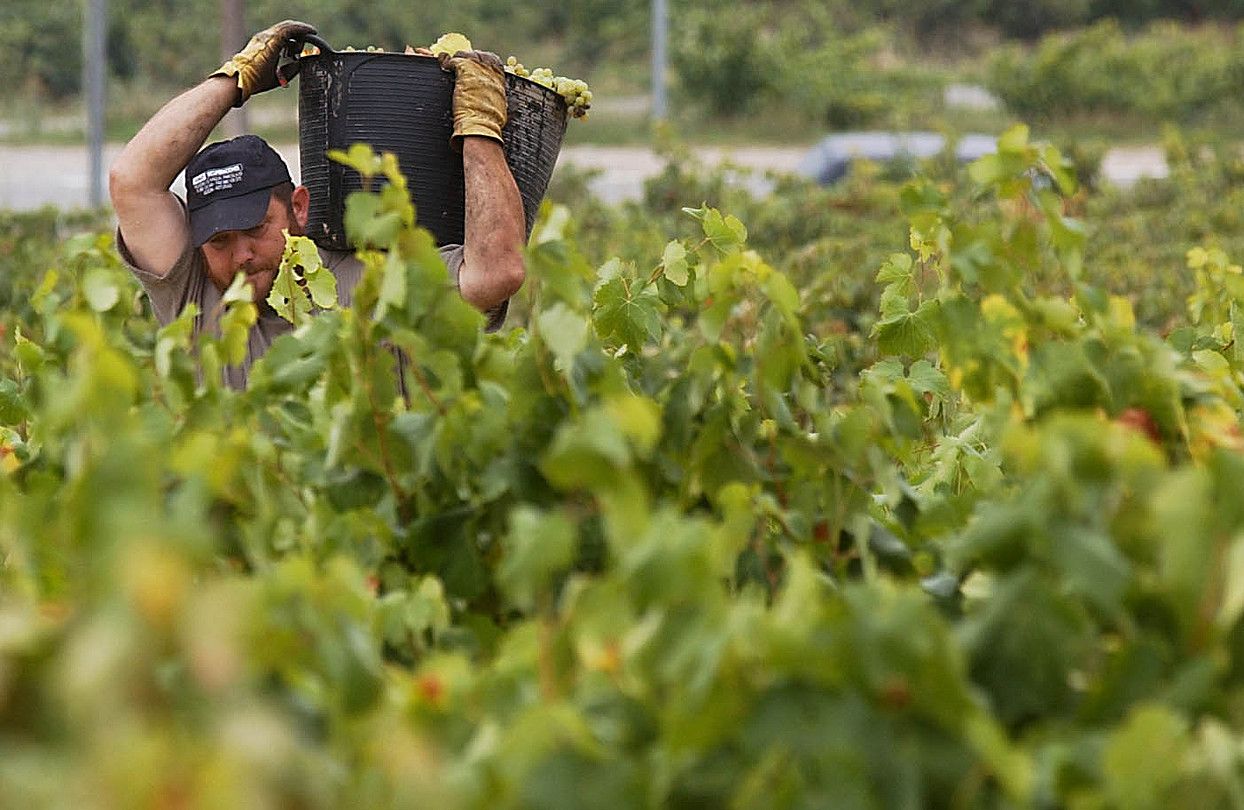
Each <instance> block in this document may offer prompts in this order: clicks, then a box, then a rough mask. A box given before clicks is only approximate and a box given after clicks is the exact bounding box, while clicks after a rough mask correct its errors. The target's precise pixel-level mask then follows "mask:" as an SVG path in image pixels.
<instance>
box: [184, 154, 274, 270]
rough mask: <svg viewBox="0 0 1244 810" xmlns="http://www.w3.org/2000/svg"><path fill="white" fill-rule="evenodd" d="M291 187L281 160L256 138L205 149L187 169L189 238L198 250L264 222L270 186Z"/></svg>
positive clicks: (270, 191) (191, 161) (193, 159)
mask: <svg viewBox="0 0 1244 810" xmlns="http://www.w3.org/2000/svg"><path fill="white" fill-rule="evenodd" d="M288 182H290V179H289V169H288V168H287V167H286V166H285V161H284V160H282V159H281V156H280V155H278V154H277V153H276V150H274V149H273V148H272V147H271V146H269V145H268V143H267V141H265V140H264V139H263V138H260V137H259V136H258V135H240V136H238V137H237V138H233V139H232V140H228V141H217V142H216V143H213V144H209V145H208V146H205V147H203V149H201V150H200V151H199V153H198V154H197V155H195V156H194V157H193V158H192V159H191V160H190V163H189V165H187V166H186V207H187V208H188V209H189V210H190V238H191V240H192V242H193V244H194V246H195V247H196V248H197V247H199V246H200V245H202V244H203V243H204V242H206V241H207V240H208V239H211V238H212V237H213V236H215V235H216V234H218V233H220V232H221V231H242V230H246V229H247V228H253V227H255V226H256V225H258V224H259V223H260V222H262V221H263V218H264V214H265V213H267V211H268V200H269V198H270V197H271V196H272V188H273V186H279V185H281V184H282V183H288Z"/></svg>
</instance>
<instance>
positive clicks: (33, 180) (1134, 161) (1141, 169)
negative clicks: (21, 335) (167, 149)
mask: <svg viewBox="0 0 1244 810" xmlns="http://www.w3.org/2000/svg"><path fill="white" fill-rule="evenodd" d="M119 149H120V146H119V145H113V146H110V147H109V148H108V149H107V150H106V153H105V162H106V163H110V162H111V161H112V158H113V157H114V156H115V155H116V153H117V152H118V151H119ZM277 149H278V151H279V152H281V154H282V155H283V156H284V157H285V159H286V161H287V162H288V163H289V166H290V170H291V171H292V172H293V173H294V176H295V177H297V175H298V149H297V146H295V145H292V144H289V145H284V146H278V147H277ZM806 152H807V150H806V149H803V148H778V147H738V148H733V149H724V148H701V149H698V150H696V152H695V154H696V157H697V158H698V159H700V160H701V161H703V162H705V163H707V164H713V165H716V164H719V163H721V162H722V161H727V160H728V161H729V162H730V163H731V164H733V165H735V166H738V167H739V168H740V169H742V170H744V171H743V172H742V173H741V174H742V176H741V177H740V182H742V183H744V184H745V185H747V186H748V187H749V188H752V189H753V190H754V191H756V192H760V193H763V192H764V191H766V190H767V188H768V184H767V183H766V181H765V180H764V179H763V176H762V175H763V173H764V172H765V171H770V170H772V171H780V172H793V171H795V169H796V168H797V167H798V165H799V162H800V160H801V159H802V158H803V156H804V154H805V153H806ZM558 165H559V166H560V165H573V166H575V167H577V168H580V169H598V170H600V174H599V175H598V176H597V177H596V178H595V179H594V180H593V181H592V182H591V188H592V190H593V191H594V192H595V193H596V194H598V195H599V196H600V197H601V198H602V199H604V200H606V201H609V202H617V201H621V200H633V199H638V198H639V197H640V196H641V194H642V193H643V183H644V180H646V179H647V178H649V177H651V176H653V175H654V174H656V173H658V172H659V171H660V170H661V168H662V167H663V165H664V164H663V162H662V161H661V159H660V158H659V157H657V155H655V154H654V153H653V152H652V151H651V150H649V149H645V148H639V147H602V146H573V147H567V148H566V149H564V150H562V154H561V159H560V161H559V164H558ZM1166 171H1167V169H1166V161H1165V159H1164V158H1163V156H1162V151H1161V150H1160V149H1158V148H1156V147H1128V148H1116V149H1112V150H1110V151H1109V152H1108V153H1107V154H1106V157H1105V159H1104V160H1103V161H1102V173H1103V176H1104V177H1105V178H1106V179H1108V180H1109V181H1110V182H1113V183H1116V184H1118V185H1120V186H1130V185H1131V184H1132V183H1135V182H1136V181H1137V180H1138V179H1139V178H1141V177H1165V176H1166ZM748 172H751V174H750V175H749V174H748ZM89 174H90V169H89V167H88V158H87V153H86V149H85V148H83V147H72V146H4V145H0V209H19V210H20V209H30V208H38V207H40V206H43V205H55V206H59V207H62V208H75V207H80V206H84V205H86V203H87V195H88V193H89V192H88V188H89V182H88V180H89ZM174 189H175V190H177V191H179V192H180V191H181V190H182V189H181V180H180V178H179V179H178V181H177V183H176V184H175V185H174Z"/></svg>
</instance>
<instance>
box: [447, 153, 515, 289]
mask: <svg viewBox="0 0 1244 810" xmlns="http://www.w3.org/2000/svg"><path fill="white" fill-rule="evenodd" d="M462 164H463V173H464V174H465V179H466V238H465V241H464V244H463V246H462V267H461V268H460V269H459V271H458V289H459V291H460V292H461V293H462V297H463V298H464V299H465V300H466V301H467V303H469V304H472V305H473V306H475V307H476V308H477V309H480V310H485V311H486V310H489V309H492V308H494V307H496V306H498V305H499V304H501V303H502V302H503V301H505V300H506V299H508V298H509V297H510V296H512V295H514V293H516V292H518V290H519V288H520V287H522V286H523V280H524V279H525V278H526V270H525V268H524V266H523V253H522V248H523V243H524V242H525V241H526V235H527V226H526V220H525V219H524V216H523V203H522V198H521V197H520V196H519V194H518V186H517V185H515V183H514V176H513V175H512V174H511V173H510V167H509V166H508V165H506V162H505V153H504V152H503V151H502V149H501V144H500V143H498V142H497V141H494V140H492V139H490V138H478V137H465V138H463V139H462Z"/></svg>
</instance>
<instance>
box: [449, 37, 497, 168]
mask: <svg viewBox="0 0 1244 810" xmlns="http://www.w3.org/2000/svg"><path fill="white" fill-rule="evenodd" d="M437 58H438V59H440V62H441V67H442V68H444V69H445V70H452V71H453V73H454V135H453V143H454V145H455V146H456V147H457V148H459V149H461V148H462V138H464V137H466V136H468V135H478V136H481V137H484V138H491V139H492V140H494V141H497V142H501V130H502V128H504V127H505V122H506V118H507V116H508V109H507V107H506V100H505V68H503V67H502V66H501V60H500V59H499V58H498V57H497V55H496V54H495V53H489V52H488V51H458V52H457V53H455V54H454V55H453V56H450V55H449V54H441V55H440V56H438V57H437Z"/></svg>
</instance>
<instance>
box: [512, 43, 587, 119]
mask: <svg viewBox="0 0 1244 810" xmlns="http://www.w3.org/2000/svg"><path fill="white" fill-rule="evenodd" d="M505 69H506V70H507V71H508V72H510V73H513V74H514V75H516V76H523V77H525V78H528V79H531V80H532V81H533V82H535V83H536V84H541V85H544V86H545V87H547V88H549V89H550V90H552V91H553V92H555V93H557V94H558V95H559V96H561V97H562V98H563V99H565V100H566V107H567V108H568V109H569V110H570V114H571V115H573V116H574V117H575V118H587V111H588V110H589V109H590V108H591V106H592V91H591V90H589V89H588V86H587V82H585V81H583V80H582V79H568V78H566V77H565V76H554V75H553V71H552V70H550V69H548V68H535V69H533V70H528V69H527V68H525V67H523V63H522V62H520V61H518V60H517V59H515V58H514V57H513V56H511V57H510V58H508V59H506V60H505Z"/></svg>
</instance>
